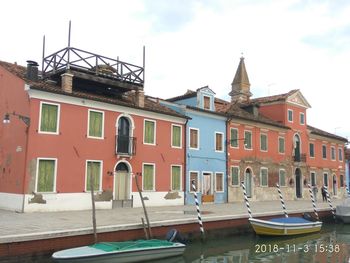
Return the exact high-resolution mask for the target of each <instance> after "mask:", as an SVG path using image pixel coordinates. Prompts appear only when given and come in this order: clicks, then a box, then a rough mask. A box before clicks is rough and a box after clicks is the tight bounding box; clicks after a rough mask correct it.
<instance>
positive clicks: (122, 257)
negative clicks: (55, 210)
mask: <svg viewBox="0 0 350 263" xmlns="http://www.w3.org/2000/svg"><path fill="white" fill-rule="evenodd" d="M185 248H186V246H185V245H184V244H182V243H178V242H171V241H167V240H159V239H150V240H136V241H125V242H101V243H96V244H94V245H91V246H83V247H77V248H70V249H66V250H61V251H58V252H55V253H54V254H53V255H52V258H53V260H54V261H55V262H66V263H67V262H98V263H108V262H111V263H112V262H114V263H115V262H118V263H122V262H123V263H124V262H125V263H127V262H144V261H151V260H157V259H161V258H168V257H175V256H181V255H182V254H183V252H184V251H185Z"/></svg>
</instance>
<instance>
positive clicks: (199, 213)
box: [191, 180, 205, 241]
mask: <svg viewBox="0 0 350 263" xmlns="http://www.w3.org/2000/svg"><path fill="white" fill-rule="evenodd" d="M191 183H192V190H193V194H194V201H195V202H196V209H197V216H198V217H197V218H198V224H199V229H200V231H201V237H202V241H204V240H205V233H204V227H203V222H202V217H201V211H200V209H199V202H198V196H197V188H196V185H195V181H194V180H192V182H191Z"/></svg>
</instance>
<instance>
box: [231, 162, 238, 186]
mask: <svg viewBox="0 0 350 263" xmlns="http://www.w3.org/2000/svg"><path fill="white" fill-rule="evenodd" d="M231 183H232V185H234V186H239V167H238V166H231Z"/></svg>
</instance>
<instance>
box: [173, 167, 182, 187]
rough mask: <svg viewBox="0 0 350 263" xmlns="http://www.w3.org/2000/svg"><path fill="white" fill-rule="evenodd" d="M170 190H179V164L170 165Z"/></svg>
mask: <svg viewBox="0 0 350 263" xmlns="http://www.w3.org/2000/svg"><path fill="white" fill-rule="evenodd" d="M171 190H172V191H181V166H180V165H172V166H171Z"/></svg>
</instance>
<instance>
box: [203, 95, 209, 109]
mask: <svg viewBox="0 0 350 263" xmlns="http://www.w3.org/2000/svg"><path fill="white" fill-rule="evenodd" d="M203 108H204V109H206V110H210V97H208V96H203Z"/></svg>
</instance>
